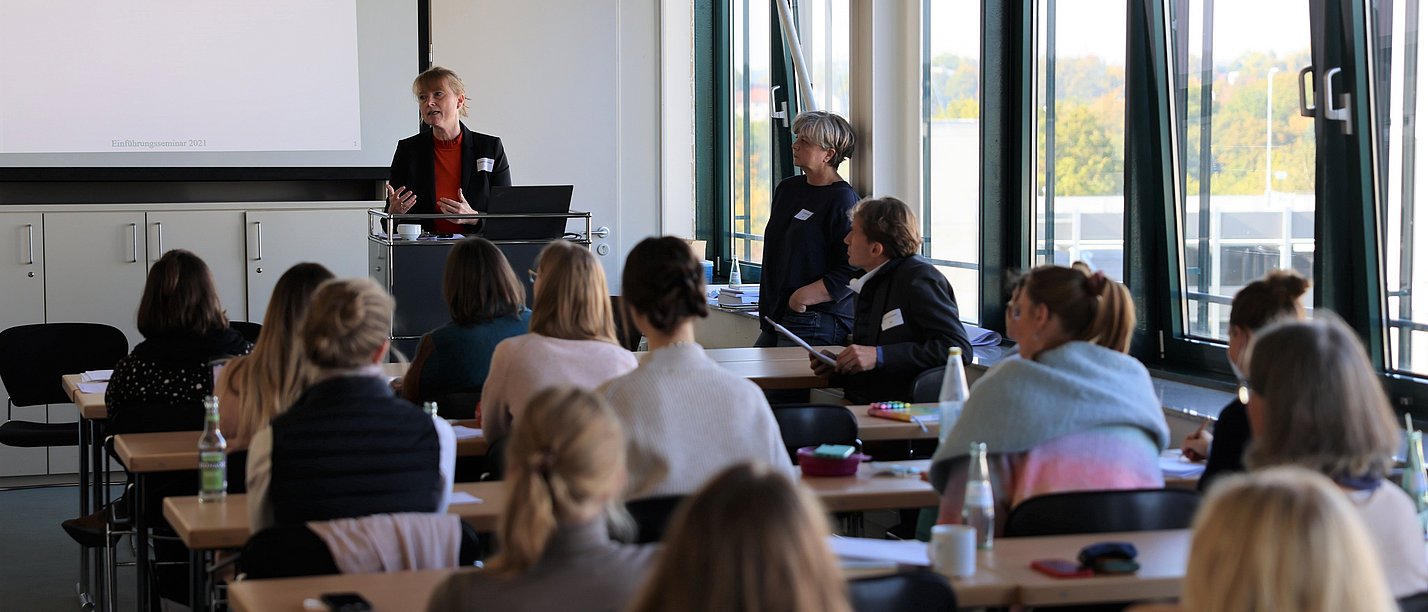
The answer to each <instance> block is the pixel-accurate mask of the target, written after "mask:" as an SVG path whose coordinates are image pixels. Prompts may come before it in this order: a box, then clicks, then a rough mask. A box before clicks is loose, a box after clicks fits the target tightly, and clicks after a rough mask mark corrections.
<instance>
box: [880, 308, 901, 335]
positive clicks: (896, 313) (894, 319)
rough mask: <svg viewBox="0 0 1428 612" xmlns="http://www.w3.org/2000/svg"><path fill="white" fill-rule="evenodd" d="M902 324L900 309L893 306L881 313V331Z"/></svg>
mask: <svg viewBox="0 0 1428 612" xmlns="http://www.w3.org/2000/svg"><path fill="white" fill-rule="evenodd" d="M899 325H902V309H901V308H894V309H892V310H889V311H887V312H886V313H883V331H887V330H889V329H892V328H894V327H897V326H899Z"/></svg>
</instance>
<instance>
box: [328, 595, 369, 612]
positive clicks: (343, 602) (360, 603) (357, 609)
mask: <svg viewBox="0 0 1428 612" xmlns="http://www.w3.org/2000/svg"><path fill="white" fill-rule="evenodd" d="M321 600H322V603H323V605H326V606H327V609H328V610H330V611H331V612H371V610H372V603H371V602H369V601H367V598H365V597H362V595H361V594H360V593H323V594H322V597H321Z"/></svg>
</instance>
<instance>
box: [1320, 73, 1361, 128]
mask: <svg viewBox="0 0 1428 612" xmlns="http://www.w3.org/2000/svg"><path fill="white" fill-rule="evenodd" d="M1340 72H1343V70H1342V69H1341V68H1339V67H1334V68H1330V69H1328V70H1325V71H1324V105H1325V106H1326V107H1327V108H1325V109H1324V118H1325V119H1328V120H1329V121H1342V122H1344V134H1346V135H1347V134H1353V133H1354V124H1353V121H1351V120H1350V119H1349V107H1350V106H1351V104H1352V103H1351V102H1350V98H1349V94H1346V93H1343V94H1339V96H1338V100H1337V101H1338V102H1339V106H1334V102H1335V99H1334V77H1335V76H1336V75H1338V74H1339V73H1340Z"/></svg>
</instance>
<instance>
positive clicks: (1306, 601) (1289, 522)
mask: <svg viewBox="0 0 1428 612" xmlns="http://www.w3.org/2000/svg"><path fill="white" fill-rule="evenodd" d="M1355 514H1356V513H1355V512H1354V510H1353V508H1351V507H1350V504H1349V503H1347V502H1346V501H1345V499H1344V496H1343V495H1342V494H1340V493H1339V492H1338V491H1336V490H1335V488H1334V484H1333V483H1332V482H1330V481H1329V480H1328V479H1326V478H1324V477H1323V476H1321V475H1319V474H1316V473H1314V472H1311V471H1309V470H1305V469H1302V468H1294V467H1279V468H1273V469H1269V470H1263V471H1260V472H1255V473H1253V474H1249V475H1230V476H1225V477H1224V478H1221V479H1220V482H1219V483H1217V484H1216V485H1215V487H1214V488H1213V489H1211V491H1210V494H1209V497H1208V498H1206V500H1205V503H1204V505H1202V506H1200V511H1199V512H1198V513H1197V514H1196V515H1195V525H1194V527H1193V529H1192V531H1193V532H1194V537H1193V539H1192V540H1191V544H1190V560H1189V562H1188V563H1187V564H1186V566H1185V582H1184V586H1183V588H1182V589H1181V593H1180V603H1179V605H1168V606H1167V605H1157V606H1140V607H1136V608H1134V610H1135V611H1136V612H1152V611H1156V612H1179V611H1183V612H1213V611H1217V610H1245V611H1247V612H1252V611H1259V610H1263V611H1274V610H1296V611H1300V612H1397V611H1398V604H1397V603H1396V602H1395V601H1394V600H1393V598H1392V596H1390V595H1389V591H1388V583H1387V581H1386V579H1385V578H1384V575H1383V569H1382V567H1380V564H1379V560H1378V558H1377V556H1376V555H1375V554H1374V551H1373V546H1372V545H1371V544H1369V543H1368V542H1367V540H1368V539H1369V536H1368V532H1367V531H1366V530H1365V529H1364V525H1363V522H1362V521H1361V520H1360V519H1359V517H1358V516H1355ZM1420 548H1421V545H1420ZM1419 556H1422V555H1421V551H1420V555H1419Z"/></svg>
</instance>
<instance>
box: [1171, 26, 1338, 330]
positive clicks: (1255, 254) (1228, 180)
mask: <svg viewBox="0 0 1428 612" xmlns="http://www.w3.org/2000/svg"><path fill="white" fill-rule="evenodd" d="M1173 7H1174V9H1175V10H1177V11H1180V14H1177V15H1176V23H1177V24H1178V27H1177V28H1176V30H1175V32H1174V33H1173V38H1174V43H1175V64H1176V67H1177V69H1176V70H1175V78H1176V87H1177V89H1178V93H1179V96H1180V100H1179V107H1178V108H1179V109H1180V110H1181V112H1182V114H1181V117H1180V118H1179V119H1180V121H1179V124H1178V125H1177V126H1176V128H1177V129H1178V130H1179V144H1180V146H1181V150H1180V159H1181V166H1180V167H1181V175H1180V177H1179V178H1180V182H1181V183H1180V185H1181V189H1180V193H1181V195H1182V197H1183V198H1184V199H1183V201H1182V202H1180V203H1179V204H1180V207H1179V209H1178V210H1179V214H1180V215H1181V223H1182V225H1181V227H1182V229H1183V236H1184V241H1185V242H1184V258H1183V260H1182V262H1181V265H1182V266H1183V267H1182V273H1183V274H1184V279H1185V286H1186V293H1185V301H1184V303H1183V305H1182V306H1183V308H1184V309H1185V317H1184V321H1185V329H1184V330H1183V333H1185V334H1186V335H1189V336H1194V337H1200V338H1207V339H1215V340H1225V339H1228V338H1229V317H1230V300H1231V298H1233V297H1234V294H1235V292H1237V291H1239V290H1240V289H1241V288H1242V287H1244V286H1245V285H1247V284H1249V283H1250V282H1253V281H1254V280H1256V279H1258V278H1260V277H1262V276H1264V274H1265V273H1266V272H1268V271H1269V270H1272V269H1275V268H1286V269H1290V268H1292V269H1294V270H1296V271H1298V272H1299V273H1300V274H1303V275H1304V276H1306V277H1312V275H1313V265H1314V160H1315V145H1314V120H1313V119H1312V118H1310V117H1304V116H1301V115H1300V113H1299V93H1298V91H1297V76H1298V74H1299V71H1300V69H1301V68H1303V67H1306V66H1308V65H1309V64H1310V63H1311V60H1310V54H1309V7H1308V5H1307V4H1306V3H1305V2H1303V0H1258V1H1256V2H1238V1H1231V2H1223V1H1221V2H1217V1H1215V0H1180V1H1178V2H1175V3H1173ZM1268 23H1273V24H1274V27H1265V24H1268ZM1306 87H1308V85H1306ZM1309 299H1310V298H1309V295H1307V294H1306V296H1305V297H1304V300H1305V304H1306V305H1308V303H1309Z"/></svg>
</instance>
